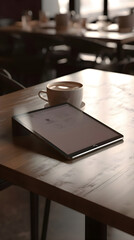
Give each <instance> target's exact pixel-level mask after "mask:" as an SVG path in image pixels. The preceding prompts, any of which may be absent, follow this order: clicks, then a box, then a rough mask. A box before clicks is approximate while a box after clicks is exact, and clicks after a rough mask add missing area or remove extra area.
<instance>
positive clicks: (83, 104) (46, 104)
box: [44, 102, 85, 109]
mask: <svg viewBox="0 0 134 240" xmlns="http://www.w3.org/2000/svg"><path fill="white" fill-rule="evenodd" d="M50 106H51V105H50V104H49V103H45V105H44V107H50ZM84 107H85V102H82V103H81V105H80V109H83V108H84Z"/></svg>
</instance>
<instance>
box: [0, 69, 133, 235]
mask: <svg viewBox="0 0 134 240" xmlns="http://www.w3.org/2000/svg"><path fill="white" fill-rule="evenodd" d="M57 80H62V81H63V80H65V81H78V82H81V83H83V85H84V97H83V102H84V103H85V106H84V108H83V109H82V110H83V111H85V112H86V113H88V114H90V115H91V116H93V117H95V118H97V119H98V120H100V121H102V122H103V123H105V124H107V125H109V126H110V127H112V128H114V129H115V130H117V131H119V132H120V133H122V134H123V135H124V141H123V142H121V143H118V144H117V143H116V144H114V145H112V146H109V147H106V148H105V149H103V150H98V151H96V152H94V153H92V154H87V155H85V156H83V157H80V158H78V159H76V160H73V161H66V160H65V159H63V157H62V156H61V155H60V154H59V153H57V152H56V150H54V149H53V148H52V147H50V146H48V145H47V144H46V143H44V142H43V141H41V140H39V139H38V138H36V137H34V136H33V135H25V136H16V137H13V135H12V121H11V118H12V116H13V115H16V114H18V113H24V112H27V111H32V110H36V109H40V108H42V107H44V101H43V100H41V99H40V98H39V97H38V91H39V90H42V89H45V88H46V84H47V83H48V82H47V83H42V84H39V85H35V86H32V87H30V88H27V89H24V90H20V91H17V92H15V93H11V94H7V95H5V96H1V97H0V176H1V178H5V179H7V180H8V181H10V182H11V183H13V184H16V185H18V186H21V187H23V188H25V189H28V190H30V191H32V192H34V193H36V194H39V195H42V196H45V197H47V198H48V199H50V200H53V201H56V202H58V203H60V204H62V205H65V206H67V207H70V208H72V209H74V210H76V211H78V212H80V213H83V214H84V215H85V216H86V220H87V223H89V225H90V221H88V220H89V218H88V217H90V218H91V219H94V221H95V222H97V223H98V224H99V223H100V224H101V226H104V228H105V227H106V225H110V226H112V227H115V228H118V229H120V230H122V231H124V232H127V233H129V234H132V235H134V199H133V198H134V146H133V145H134V77H133V76H130V75H124V74H118V73H111V72H104V71H100V70H93V69H87V70H83V71H80V72H77V73H74V74H71V75H67V76H64V77H61V78H59V79H55V80H53V81H57ZM87 226H88V225H87ZM95 231H97V230H95ZM104 235H105V237H104V236H103V237H102V238H101V236H100V239H106V234H104ZM87 236H88V237H86V239H93V238H92V237H89V235H88V233H87ZM94 239H98V238H94Z"/></svg>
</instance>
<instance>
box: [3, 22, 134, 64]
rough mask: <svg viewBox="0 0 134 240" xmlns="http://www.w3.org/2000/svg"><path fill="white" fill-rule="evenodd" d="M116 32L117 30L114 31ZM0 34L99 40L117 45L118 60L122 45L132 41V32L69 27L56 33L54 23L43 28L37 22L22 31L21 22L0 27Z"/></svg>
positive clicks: (133, 38)
mask: <svg viewBox="0 0 134 240" xmlns="http://www.w3.org/2000/svg"><path fill="white" fill-rule="evenodd" d="M116 30H117V29H116ZM0 32H1V33H10V34H13V33H16V34H17V33H18V34H21V35H23V34H27V35H28V34H30V35H32V34H33V37H34V36H35V35H38V36H43V35H44V36H49V37H52V38H54V37H58V38H59V39H62V38H63V41H64V39H66V37H68V36H71V37H73V36H74V37H75V41H77V37H78V38H81V39H87V40H88V39H89V40H97V41H98V40H99V41H102V42H113V43H116V44H117V57H118V59H119V60H121V59H122V45H123V44H126V43H130V42H133V41H134V32H128V33H120V32H118V31H115V29H114V30H113V31H112V30H110V31H109V30H108V31H96V30H95V31H91V30H90V31H87V30H86V29H82V28H78V27H73V28H72V27H71V28H69V29H68V31H65V32H64V31H62V32H58V31H56V28H55V24H54V21H52V23H51V22H50V23H46V24H45V25H44V26H42V27H40V26H39V24H38V22H36V21H35V22H33V23H32V24H31V28H30V29H23V28H22V26H21V22H18V23H17V24H16V25H11V26H8V27H1V28H0Z"/></svg>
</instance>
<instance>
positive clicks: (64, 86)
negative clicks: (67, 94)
mask: <svg viewBox="0 0 134 240" xmlns="http://www.w3.org/2000/svg"><path fill="white" fill-rule="evenodd" d="M80 87H81V85H80V84H77V83H76V84H75V83H71V82H70V83H69V82H68V83H58V84H56V83H55V84H53V85H50V86H49V89H52V90H58V91H68V90H74V89H77V88H80Z"/></svg>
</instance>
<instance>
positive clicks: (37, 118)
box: [12, 103, 123, 159]
mask: <svg viewBox="0 0 134 240" xmlns="http://www.w3.org/2000/svg"><path fill="white" fill-rule="evenodd" d="M12 119H13V122H14V121H15V122H17V123H19V125H21V126H23V127H24V128H25V129H27V130H28V131H30V132H31V133H33V134H35V135H36V136H37V137H39V138H41V139H42V140H44V141H46V142H47V143H49V144H50V145H51V146H53V147H54V148H55V149H56V150H57V151H59V152H60V153H61V154H63V155H64V157H65V158H67V159H74V158H76V157H80V156H82V155H84V154H87V153H89V152H92V151H95V150H97V149H100V148H103V147H105V146H107V145H110V144H112V143H115V142H117V141H120V140H123V135H122V134H120V133H119V132H117V131H115V130H114V129H112V128H110V127H109V126H107V125H105V124H104V123H102V122H100V121H98V120H97V119H95V118H93V117H92V116H90V115H88V114H86V113H85V112H83V111H81V110H79V109H77V108H76V107H74V106H72V105H70V104H68V103H65V104H60V105H56V106H52V107H48V108H43V109H39V110H36V111H32V112H27V113H25V114H20V115H17V116H13V118H12Z"/></svg>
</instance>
